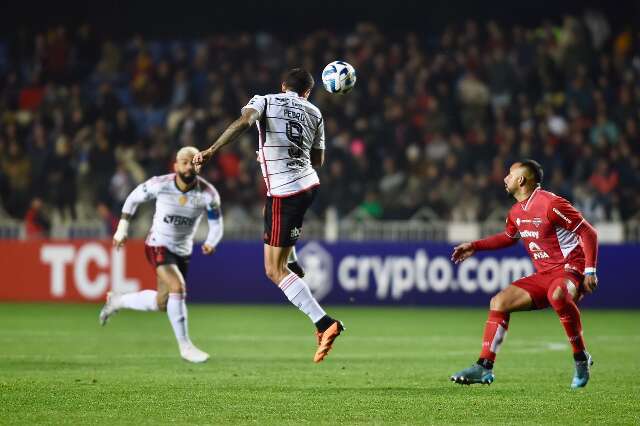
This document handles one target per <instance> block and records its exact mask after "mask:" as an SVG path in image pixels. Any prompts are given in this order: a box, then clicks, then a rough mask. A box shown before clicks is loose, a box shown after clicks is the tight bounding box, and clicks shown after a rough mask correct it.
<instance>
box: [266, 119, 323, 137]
mask: <svg viewBox="0 0 640 426" xmlns="http://www.w3.org/2000/svg"><path fill="white" fill-rule="evenodd" d="M265 118H275V119H276V120H284V121H295V122H296V123H300V124H301V125H303V126H304V127H306V128H307V129H309V130H312V131H314V132H317V131H318V129H317V128H315V129H314V128H313V127H311V126H309V125H308V124H305V123H301V122H299V121H296V120H289V119H288V118H282V117H269V116H267V115H265ZM314 136H315V135H314Z"/></svg>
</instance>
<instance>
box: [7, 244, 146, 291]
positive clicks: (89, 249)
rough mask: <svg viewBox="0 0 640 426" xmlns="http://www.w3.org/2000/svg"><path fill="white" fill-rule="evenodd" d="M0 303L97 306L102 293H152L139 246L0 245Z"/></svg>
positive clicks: (140, 245)
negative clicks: (81, 303)
mask: <svg viewBox="0 0 640 426" xmlns="http://www.w3.org/2000/svg"><path fill="white" fill-rule="evenodd" d="M0 271H2V278H0V300H3V301H65V302H66V301H74V302H78V301H89V302H95V301H101V300H104V297H105V294H106V293H107V291H110V290H113V291H119V292H130V291H137V290H141V289H151V288H155V286H156V281H155V274H154V271H153V268H152V267H151V266H150V265H149V264H148V263H147V260H146V258H145V254H144V242H143V241H128V242H127V244H126V246H125V247H124V248H122V249H120V250H116V249H115V248H113V247H111V242H110V241H77V240H75V241H11V240H0Z"/></svg>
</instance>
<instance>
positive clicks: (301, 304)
mask: <svg viewBox="0 0 640 426" xmlns="http://www.w3.org/2000/svg"><path fill="white" fill-rule="evenodd" d="M278 287H280V290H282V292H283V293H284V295H285V296H287V299H289V301H290V302H291V303H293V304H294V305H295V306H297V307H298V309H300V310H301V311H302V312H304V313H305V314H306V315H307V316H308V317H309V318H310V319H311V321H313V323H314V324H315V323H316V322H318V321H319V320H320V318H322V317H323V316H325V315H326V314H327V313H326V312H325V311H324V309H322V308H321V307H320V305H319V304H318V302H317V301H316V299H315V298H314V297H313V295H312V294H311V291H310V290H309V286H307V284H306V283H305V282H304V281H302V280H301V279H300V278H299V277H298V276H297V275H296V274H294V273H290V274H289V275H287V276H286V277H285V278H284V279H283V280H282V281H280V284H278Z"/></svg>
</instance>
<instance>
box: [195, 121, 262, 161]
mask: <svg viewBox="0 0 640 426" xmlns="http://www.w3.org/2000/svg"><path fill="white" fill-rule="evenodd" d="M258 118H260V112H259V111H258V110H256V109H254V108H244V109H243V110H242V115H241V116H240V117H239V118H238V119H237V120H235V121H234V122H233V123H231V124H230V125H229V127H227V129H226V130H225V131H224V132H222V135H220V137H219V138H218V139H217V140H216V141H215V142H214V143H213V145H211V146H210V147H209V148H207V149H205V150H204V151H200V152H199V153H197V154H196V155H195V156H194V157H193V165H194V166H195V169H196V173H200V169H202V166H204V165H205V164H206V163H207V161H209V160H210V159H211V157H213V156H214V155H215V153H216V152H218V150H219V149H220V148H222V147H223V146H225V145H227V144H228V143H231V142H233V141H235V140H236V139H238V137H239V136H240V135H241V134H243V133H244V132H246V131H247V129H249V128H250V127H251V126H253V123H255V122H256V120H258Z"/></svg>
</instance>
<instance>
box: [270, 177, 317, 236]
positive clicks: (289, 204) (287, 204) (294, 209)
mask: <svg viewBox="0 0 640 426" xmlns="http://www.w3.org/2000/svg"><path fill="white" fill-rule="evenodd" d="M317 193H318V188H317V187H315V188H311V189H309V190H307V191H304V192H300V193H299V194H295V195H292V196H290V197H286V198H277V197H275V198H274V197H267V202H266V204H265V207H264V243H265V244H268V245H270V246H274V247H291V246H294V245H295V244H296V241H297V240H298V238H300V235H301V234H302V221H303V220H304V214H305V213H306V212H307V209H308V208H309V206H311V203H313V200H314V199H315V198H316V194H317Z"/></svg>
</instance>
